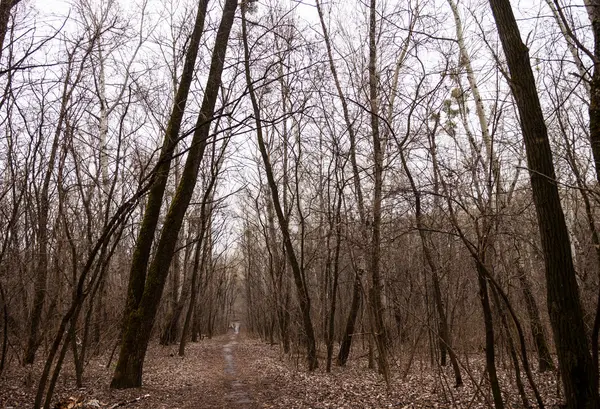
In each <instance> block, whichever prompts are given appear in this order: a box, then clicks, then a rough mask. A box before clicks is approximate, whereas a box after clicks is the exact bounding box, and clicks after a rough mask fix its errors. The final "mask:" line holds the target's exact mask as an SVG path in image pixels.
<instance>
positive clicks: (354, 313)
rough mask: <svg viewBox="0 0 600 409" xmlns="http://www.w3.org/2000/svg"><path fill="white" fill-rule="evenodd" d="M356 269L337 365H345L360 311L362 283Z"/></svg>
mask: <svg viewBox="0 0 600 409" xmlns="http://www.w3.org/2000/svg"><path fill="white" fill-rule="evenodd" d="M360 274H361V273H359V272H358V271H355V273H354V285H353V286H352V304H350V312H349V313H348V320H347V321H346V329H345V330H344V335H343V337H342V343H341V344H340V351H339V352H338V356H337V359H336V364H337V365H339V366H345V365H346V362H347V361H348V356H349V355H350V348H351V346H352V336H353V335H354V328H355V327H356V319H357V318H358V313H359V312H360V305H361V299H362V284H361V279H360Z"/></svg>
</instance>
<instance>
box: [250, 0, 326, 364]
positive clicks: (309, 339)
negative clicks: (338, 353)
mask: <svg viewBox="0 0 600 409" xmlns="http://www.w3.org/2000/svg"><path fill="white" fill-rule="evenodd" d="M246 7H247V4H244V5H242V32H243V34H242V37H243V38H242V39H243V42H244V57H245V58H244V63H245V68H246V85H247V86H248V90H249V94H250V99H251V102H252V108H253V111H254V119H255V121H256V135H257V139H258V146H259V149H260V153H261V156H262V160H263V163H264V166H265V173H266V174H267V182H268V185H269V190H270V192H271V197H272V200H273V206H274V207H275V213H276V215H277V220H278V222H279V227H280V230H281V234H282V235H283V242H284V245H285V249H286V253H287V257H288V261H289V263H290V267H291V269H292V273H293V275H294V282H295V284H296V290H297V293H298V301H299V304H300V311H301V314H302V323H303V328H304V331H305V336H306V343H307V357H306V358H307V363H308V369H309V370H310V371H313V370H315V369H317V368H318V366H319V361H318V360H317V349H316V341H315V333H314V329H313V324H312V319H311V316H310V297H309V294H308V288H307V287H306V283H305V282H304V279H303V273H302V271H301V266H300V263H299V262H298V259H297V257H296V252H295V250H294V246H293V244H292V239H291V236H290V231H289V227H288V222H287V219H286V217H285V215H284V214H283V208H282V206H281V203H280V199H279V193H278V189H277V183H276V181H275V177H274V175H273V168H272V166H271V161H270V159H269V155H268V152H267V148H266V146H265V143H264V138H263V134H262V123H261V119H260V118H261V114H260V108H259V105H258V101H257V98H256V93H255V91H254V85H253V83H252V78H251V76H250V50H249V47H248V33H247V28H246V17H245V15H246ZM284 188H285V187H284Z"/></svg>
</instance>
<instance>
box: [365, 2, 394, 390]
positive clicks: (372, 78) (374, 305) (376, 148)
mask: <svg viewBox="0 0 600 409" xmlns="http://www.w3.org/2000/svg"><path fill="white" fill-rule="evenodd" d="M376 17H377V10H376V0H371V6H370V12H369V102H370V108H371V112H370V117H371V133H372V138H373V160H374V167H375V170H374V174H373V179H374V182H373V222H372V233H371V234H372V236H371V249H370V250H371V262H370V268H371V286H370V288H369V306H370V312H371V325H372V326H373V332H374V334H373V336H374V337H375V345H376V346H377V353H378V357H377V365H378V369H379V372H380V373H381V374H382V375H383V378H384V379H385V382H386V383H387V384H388V386H389V384H390V368H389V363H388V337H387V333H386V329H385V324H384V322H383V303H382V300H381V291H382V288H383V283H382V282H381V276H380V271H379V270H380V261H381V256H380V253H381V202H382V187H383V149H382V146H381V137H380V134H379V95H378V92H377V87H378V76H377V42H376V37H377V32H376V30H377V26H376Z"/></svg>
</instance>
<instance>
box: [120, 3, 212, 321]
mask: <svg viewBox="0 0 600 409" xmlns="http://www.w3.org/2000/svg"><path fill="white" fill-rule="evenodd" d="M207 6H208V0H199V1H198V12H197V14H196V20H195V23H194V29H193V31H192V36H191V38H190V45H189V48H188V50H187V52H186V55H185V63H184V68H183V72H182V74H181V81H180V82H179V88H178V89H177V94H176V96H175V100H174V101H173V108H172V110H171V116H170V118H169V123H168V124H167V129H166V131H165V138H164V141H163V145H162V148H161V153H160V156H159V158H158V168H157V172H156V177H155V179H154V183H153V184H152V187H151V189H150V192H149V194H148V199H147V201H146V208H145V210H144V216H143V219H142V223H141V227H140V232H139V234H138V240H137V242H136V245H135V250H134V252H133V256H132V259H131V268H130V270H129V283H128V287H127V302H126V304H125V311H124V322H123V328H122V331H124V330H125V328H126V326H127V320H128V316H129V315H131V314H132V313H133V312H134V311H135V309H136V308H138V306H139V304H140V301H141V299H142V295H143V294H144V285H145V283H146V271H147V269H148V263H149V261H150V252H151V250H152V243H153V242H154V235H155V232H156V227H157V225H158V219H159V216H160V209H161V207H162V202H163V197H164V193H165V188H166V185H167V180H168V177H169V169H170V166H171V160H172V158H173V152H174V150H175V147H176V146H177V142H178V138H179V130H180V128H181V122H182V120H183V114H184V112H185V107H186V104H187V98H188V94H189V91H190V86H191V83H192V79H193V77H194V67H195V64H196V57H197V55H198V47H199V44H200V38H201V36H202V31H203V30H204V20H205V17H206V9H207Z"/></svg>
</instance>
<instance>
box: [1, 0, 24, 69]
mask: <svg viewBox="0 0 600 409" xmlns="http://www.w3.org/2000/svg"><path fill="white" fill-rule="evenodd" d="M20 1H21V0H2V1H0V58H2V51H3V49H4V38H5V37H6V32H7V31H8V21H9V20H10V12H11V10H12V8H13V7H14V6H16V5H17V4H19V2H20Z"/></svg>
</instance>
